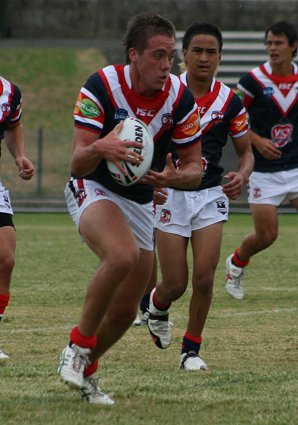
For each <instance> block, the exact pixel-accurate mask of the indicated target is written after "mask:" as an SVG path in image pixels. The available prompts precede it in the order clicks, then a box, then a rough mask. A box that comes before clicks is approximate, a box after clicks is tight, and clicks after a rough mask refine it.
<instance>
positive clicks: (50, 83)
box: [1, 47, 106, 198]
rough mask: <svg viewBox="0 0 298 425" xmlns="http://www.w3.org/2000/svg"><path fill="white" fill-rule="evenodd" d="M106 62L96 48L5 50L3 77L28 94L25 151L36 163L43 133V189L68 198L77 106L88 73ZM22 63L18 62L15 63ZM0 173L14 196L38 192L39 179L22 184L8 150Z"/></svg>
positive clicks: (25, 120) (51, 193)
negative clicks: (65, 190)
mask: <svg viewBox="0 0 298 425" xmlns="http://www.w3.org/2000/svg"><path fill="white" fill-rule="evenodd" d="M105 63H106V60H105V58H104V56H103V55H102V53H101V52H100V51H99V50H97V49H94V48H88V49H82V48H50V47H49V48H14V49H12V48H10V49H5V48H1V75H2V76H3V77H5V78H7V79H8V80H10V81H12V82H13V83H15V84H17V85H18V86H19V87H20V89H21V91H22V96H23V124H24V127H25V135H26V152H27V155H28V156H29V157H30V159H32V160H33V162H34V163H35V166H36V172H37V162H38V150H37V146H38V133H39V129H40V128H42V131H43V178H42V193H41V194H38V195H44V196H52V197H56V198H62V197H63V190H64V186H65V183H66V180H67V179H68V176H69V167H70V155H71V150H72V134H73V115H72V114H73V109H74V105H75V101H76V98H77V95H78V92H79V90H80V88H81V86H82V85H83V84H84V82H85V81H86V79H87V77H89V75H91V74H92V73H94V72H95V71H96V70H97V69H98V68H100V67H102V66H104V65H105ZM16 64H17V65H16ZM1 165H2V166H1V176H2V180H3V182H4V184H5V185H6V186H7V187H8V188H9V189H12V192H13V193H12V195H13V197H23V196H32V195H34V194H35V195H36V192H37V180H36V177H35V178H34V179H33V180H32V181H30V182H25V183H24V182H23V181H21V179H19V178H18V177H17V169H16V168H15V167H14V165H13V159H12V158H11V156H10V155H9V153H8V152H7V149H3V152H2V158H1Z"/></svg>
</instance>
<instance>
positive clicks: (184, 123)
mask: <svg viewBox="0 0 298 425" xmlns="http://www.w3.org/2000/svg"><path fill="white" fill-rule="evenodd" d="M177 116H178V120H177V122H176V126H175V127H174V130H173V134H172V141H173V145H174V146H175V147H176V148H178V149H182V148H185V147H188V146H190V145H192V144H194V143H197V142H199V141H200V138H201V125H200V115H199V109H198V105H197V104H196V102H195V100H194V98H193V95H192V94H191V93H190V91H189V90H188V89H187V88H186V87H184V90H183V94H182V99H181V102H180V103H179V107H178V111H177Z"/></svg>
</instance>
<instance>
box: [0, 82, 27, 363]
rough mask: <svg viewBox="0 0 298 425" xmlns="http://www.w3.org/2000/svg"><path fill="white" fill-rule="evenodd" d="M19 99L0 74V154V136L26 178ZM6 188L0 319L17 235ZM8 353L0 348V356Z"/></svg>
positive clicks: (0, 231)
mask: <svg viewBox="0 0 298 425" xmlns="http://www.w3.org/2000/svg"><path fill="white" fill-rule="evenodd" d="M21 114H22V99H21V92H20V90H19V88H18V87H17V86H15V85H14V84H12V83H10V82H9V81H7V80H6V79H5V78H3V77H1V76H0V156H1V140H3V139H4V140H5V142H6V146H7V148H8V150H9V152H10V153H11V155H12V156H13V158H14V159H15V163H16V166H17V167H18V170H19V176H20V177H21V178H22V179H23V180H29V179H31V177H32V176H33V172H34V167H33V164H32V163H31V161H30V160H29V159H28V158H27V157H26V156H25V148H24V131H23V126H22V123H21ZM12 216H13V210H12V207H11V203H10V197H9V191H8V190H6V189H5V187H4V186H3V184H2V182H1V180H0V247H1V249H0V321H1V320H2V318H3V316H4V311H5V309H6V307H7V306H8V303H9V300H10V284H11V276H12V271H13V268H14V263H15V248H16V237H15V229H14V224H13V220H12ZM7 358H8V356H7V355H6V354H4V353H3V352H2V351H1V350H0V360H5V359H7Z"/></svg>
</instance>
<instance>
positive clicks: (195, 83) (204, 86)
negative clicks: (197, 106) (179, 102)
mask: <svg viewBox="0 0 298 425" xmlns="http://www.w3.org/2000/svg"><path fill="white" fill-rule="evenodd" d="M186 78H187V86H188V88H189V89H190V91H191V92H192V94H193V95H194V97H195V98H198V97H202V96H204V95H205V94H206V93H208V92H209V91H210V87H211V84H212V81H213V78H211V79H208V80H198V79H197V78H193V77H192V75H191V74H187V76H186Z"/></svg>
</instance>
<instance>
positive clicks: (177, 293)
mask: <svg viewBox="0 0 298 425" xmlns="http://www.w3.org/2000/svg"><path fill="white" fill-rule="evenodd" d="M166 287H167V292H168V295H169V299H170V300H171V301H175V300H178V299H179V298H180V297H181V296H182V295H183V294H184V292H185V291H186V288H187V283H185V282H184V281H183V280H180V279H174V278H172V279H171V280H170V283H168V284H166Z"/></svg>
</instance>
